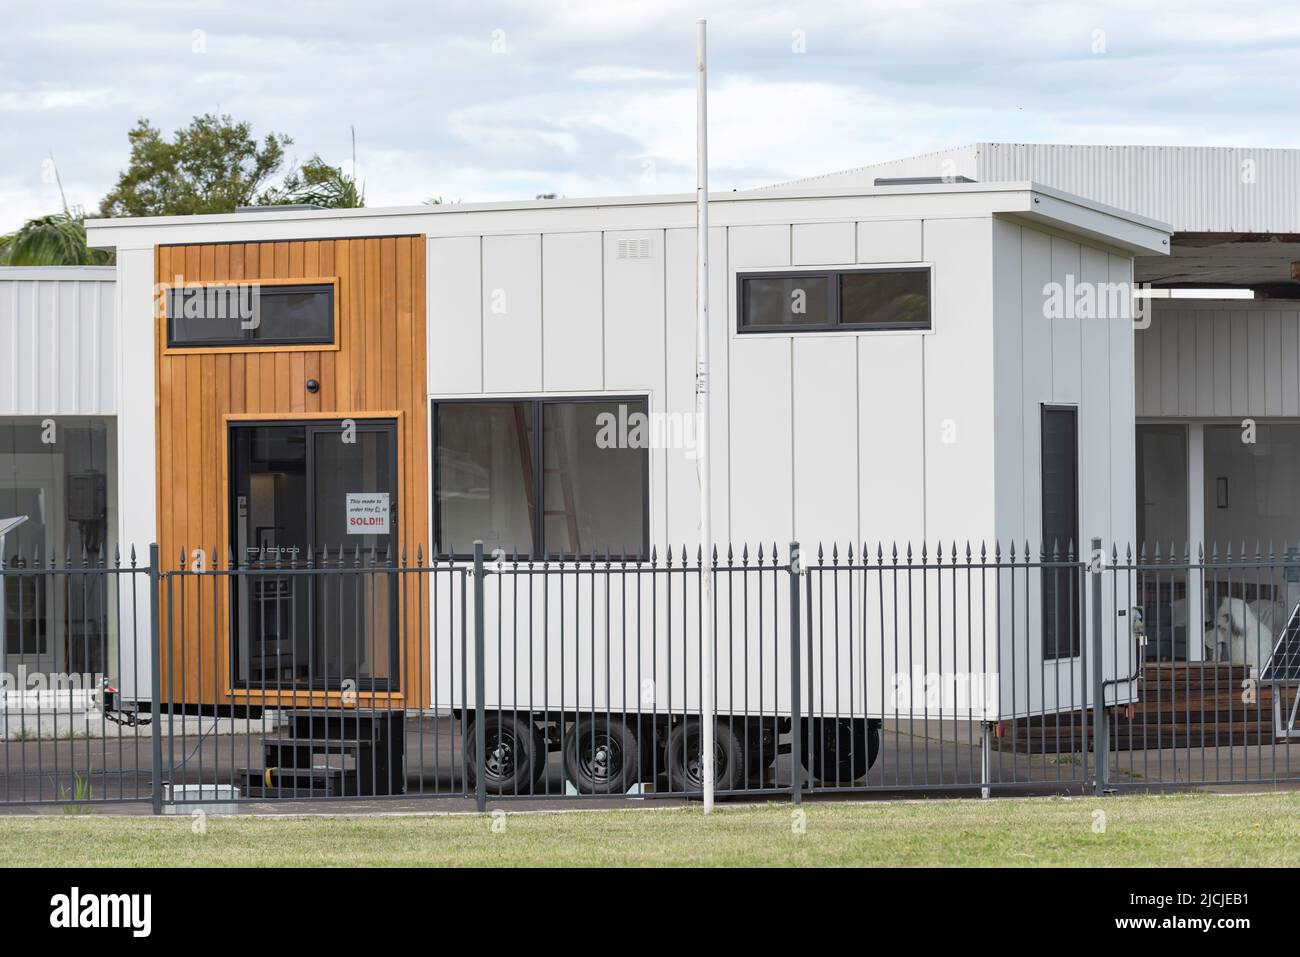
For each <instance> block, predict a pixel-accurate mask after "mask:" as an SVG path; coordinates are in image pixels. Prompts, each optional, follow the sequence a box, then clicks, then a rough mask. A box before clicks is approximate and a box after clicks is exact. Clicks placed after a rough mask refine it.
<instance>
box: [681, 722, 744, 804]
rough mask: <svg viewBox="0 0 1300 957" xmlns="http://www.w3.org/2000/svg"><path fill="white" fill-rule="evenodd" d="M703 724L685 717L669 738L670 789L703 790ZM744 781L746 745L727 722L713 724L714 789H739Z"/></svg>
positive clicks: (692, 791)
mask: <svg viewBox="0 0 1300 957" xmlns="http://www.w3.org/2000/svg"><path fill="white" fill-rule="evenodd" d="M703 730H704V724H703V722H701V721H700V719H699V718H687V719H686V720H685V721H682V722H680V723H679V724H678V725H677V726H676V727H674V728H673V730H672V733H671V734H670V735H669V736H668V761H667V764H668V784H669V787H670V789H671V790H674V791H686V792H689V793H698V792H700V791H703V790H704V750H703V747H702V745H703V739H704V734H703ZM744 781H745V742H744V739H743V738H742V737H741V736H740V735H737V734H736V732H735V731H734V729H732V728H731V727H730V726H729V725H728V722H727V721H726V720H725V719H724V720H720V721H715V722H714V724H713V786H714V788H715V789H716V790H718V791H730V790H734V789H736V788H739V787H741V786H742V785H743V784H744Z"/></svg>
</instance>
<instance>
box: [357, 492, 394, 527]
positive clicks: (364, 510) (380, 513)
mask: <svg viewBox="0 0 1300 957" xmlns="http://www.w3.org/2000/svg"><path fill="white" fill-rule="evenodd" d="M347 500H348V501H347V508H348V515H347V519H348V534H349V535H387V534H388V533H389V519H388V516H389V509H388V493H387V492H348V493H347Z"/></svg>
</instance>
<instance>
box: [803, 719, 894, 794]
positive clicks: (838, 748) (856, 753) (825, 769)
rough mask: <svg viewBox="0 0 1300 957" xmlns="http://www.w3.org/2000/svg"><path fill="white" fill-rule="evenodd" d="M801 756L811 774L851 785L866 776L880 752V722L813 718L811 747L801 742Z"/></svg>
mask: <svg viewBox="0 0 1300 957" xmlns="http://www.w3.org/2000/svg"><path fill="white" fill-rule="evenodd" d="M802 744H803V749H802V753H801V754H800V758H801V760H802V762H803V766H804V768H805V769H806V770H811V771H812V774H813V777H814V778H816V779H817V780H818V781H824V782H826V783H827V784H850V783H852V782H854V781H858V780H860V779H861V778H863V777H865V776H866V773H867V772H868V771H869V770H871V766H872V765H873V764H875V763H876V755H878V754H879V753H880V722H878V721H866V720H864V719H862V718H852V719H851V718H813V719H812V747H811V752H812V753H809V750H810V749H809V742H808V741H807V740H805V741H803V742H802Z"/></svg>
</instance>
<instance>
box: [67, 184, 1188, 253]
mask: <svg viewBox="0 0 1300 957" xmlns="http://www.w3.org/2000/svg"><path fill="white" fill-rule="evenodd" d="M709 205H710V207H711V221H712V223H713V225H715V226H728V225H736V226H740V225H759V224H765V223H789V222H819V221H824V222H830V221H835V220H844V219H851V218H855V217H857V218H863V219H925V218H937V217H945V216H946V217H952V216H1012V217H1016V218H1019V219H1021V220H1023V221H1025V222H1029V223H1032V224H1036V225H1042V226H1047V227H1051V228H1054V229H1058V230H1063V231H1065V232H1068V233H1071V234H1074V235H1078V236H1079V237H1081V238H1084V239H1089V240H1092V241H1094V242H1098V243H1101V244H1104V245H1107V246H1110V247H1112V248H1115V249H1119V250H1122V251H1125V252H1128V253H1130V254H1133V255H1153V254H1155V255H1163V254H1165V253H1167V252H1168V249H1169V227H1168V226H1166V225H1164V224H1163V223H1158V222H1155V221H1154V220H1150V219H1146V218H1144V217H1141V216H1137V215H1134V214H1132V213H1127V212H1125V211H1123V210H1119V209H1114V208H1112V207H1108V206H1105V205H1103V204H1100V203H1096V202H1093V201H1091V200H1087V199H1084V198H1082V197H1078V196H1072V195H1070V194H1068V193H1064V192H1061V191H1060V190H1056V189H1053V188H1051V187H1046V186H1041V185H1038V184H1035V183H1030V182H1022V183H939V184H934V183H927V184H919V185H895V186H871V187H831V188H808V187H801V188H796V189H779V190H775V189H774V190H763V191H753V192H743V193H742V192H732V193H718V194H713V195H711V196H710V197H709ZM694 225H695V197H694V194H677V195H668V196H633V197H627V196H624V197H606V198H597V199H584V200H576V199H559V200H537V201H529V202H505V203H456V204H446V205H439V206H403V207H392V208H387V209H331V210H319V211H318V210H293V209H284V210H270V211H266V212H260V213H258V214H257V215H249V214H246V213H227V214H220V215H211V216H160V217H150V218H138V219H90V220H87V221H86V233H87V237H88V242H89V244H90V245H91V246H92V247H94V248H114V249H119V250H120V249H130V248H135V249H141V248H150V247H152V246H155V245H169V244H185V243H220V242H259V241H262V242H265V241H271V240H279V241H284V240H293V239H321V238H344V237H349V236H383V235H394V234H410V233H425V234H427V235H431V236H439V235H444V236H452V235H470V234H475V233H478V234H484V235H488V234H492V233H502V234H504V233H519V232H547V231H552V230H554V231H566V230H580V229H587V230H591V229H609V230H614V229H655V228H663V229H667V228H689V227H692V226H694Z"/></svg>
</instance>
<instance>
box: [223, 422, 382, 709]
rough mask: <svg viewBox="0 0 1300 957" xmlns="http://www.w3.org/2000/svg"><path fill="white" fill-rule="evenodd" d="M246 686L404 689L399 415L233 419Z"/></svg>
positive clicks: (237, 643) (238, 622) (239, 664)
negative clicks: (397, 569) (400, 675)
mask: <svg viewBox="0 0 1300 957" xmlns="http://www.w3.org/2000/svg"><path fill="white" fill-rule="evenodd" d="M230 458H231V474H232V482H231V503H230V509H231V522H230V527H231V537H232V542H231V547H232V548H233V549H234V552H235V554H236V555H237V556H239V565H240V568H241V573H240V574H238V575H236V576H234V609H235V619H234V625H235V627H234V641H233V653H234V661H233V664H234V675H235V685H236V687H246V688H284V687H305V688H341V689H343V690H348V689H353V690H378V691H390V690H393V691H395V690H397V680H398V679H397V668H396V663H397V649H396V641H397V606H396V601H397V587H396V582H395V581H394V578H393V575H394V573H392V572H389V571H386V569H387V568H389V567H391V565H392V564H393V561H392V560H393V558H394V556H396V554H397V547H398V546H397V539H396V534H395V533H396V528H397V482H396V478H397V430H396V424H395V423H394V422H393V421H391V420H359V419H358V420H342V421H312V422H309V423H302V422H286V423H256V424H248V425H233V426H231V429H230Z"/></svg>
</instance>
